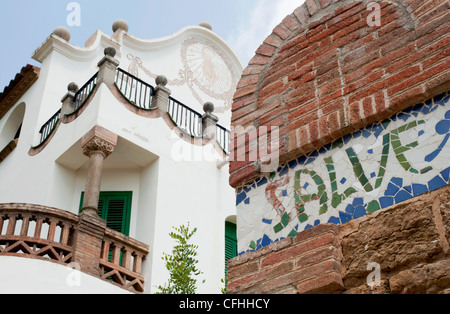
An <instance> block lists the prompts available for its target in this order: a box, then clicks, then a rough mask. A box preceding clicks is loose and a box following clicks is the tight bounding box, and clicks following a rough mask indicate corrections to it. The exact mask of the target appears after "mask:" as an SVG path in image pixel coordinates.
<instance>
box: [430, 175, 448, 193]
mask: <svg viewBox="0 0 450 314" xmlns="http://www.w3.org/2000/svg"><path fill="white" fill-rule="evenodd" d="M446 185H447V182H445V181H444V179H442V178H441V176H436V177H434V178H433V179H432V180H430V182H428V189H429V190H430V191H435V190H437V189H440V188H441V187H443V186H446Z"/></svg>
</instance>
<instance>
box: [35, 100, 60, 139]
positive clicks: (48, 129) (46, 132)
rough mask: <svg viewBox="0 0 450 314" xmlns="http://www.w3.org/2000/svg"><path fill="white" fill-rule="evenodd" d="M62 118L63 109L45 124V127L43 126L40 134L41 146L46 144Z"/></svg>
mask: <svg viewBox="0 0 450 314" xmlns="http://www.w3.org/2000/svg"><path fill="white" fill-rule="evenodd" d="M60 118H61V109H59V110H58V111H57V112H56V113H55V114H54V115H53V116H52V117H51V118H50V119H49V120H48V121H47V122H45V123H44V125H42V127H41V129H40V130H39V133H40V134H41V137H40V142H39V145H41V144H42V143H44V142H45V140H46V139H47V138H48V137H49V136H50V134H51V133H52V131H53V130H54V128H55V126H56V124H57V123H58V121H59V119H60ZM39 145H38V146H39Z"/></svg>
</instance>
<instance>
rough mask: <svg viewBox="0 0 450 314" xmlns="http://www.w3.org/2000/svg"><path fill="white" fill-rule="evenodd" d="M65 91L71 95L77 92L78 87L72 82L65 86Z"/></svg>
mask: <svg viewBox="0 0 450 314" xmlns="http://www.w3.org/2000/svg"><path fill="white" fill-rule="evenodd" d="M67 91H69V92H72V93H76V92H78V85H77V84H76V83H74V82H72V83H70V84H69V85H67Z"/></svg>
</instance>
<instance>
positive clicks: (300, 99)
mask: <svg viewBox="0 0 450 314" xmlns="http://www.w3.org/2000/svg"><path fill="white" fill-rule="evenodd" d="M374 2H375V3H376V4H377V5H379V7H380V8H381V12H380V13H381V15H380V16H381V20H380V23H381V25H380V26H378V25H373V23H372V24H371V25H372V26H371V25H369V23H368V17H369V15H370V14H372V13H373V12H374V11H372V10H370V9H369V7H368V4H369V3H374ZM448 9H449V4H448V3H447V2H446V1H444V0H433V1H430V2H423V1H420V0H389V1H388V0H378V1H364V0H361V1H354V0H353V1H350V0H307V1H306V2H305V3H304V4H303V5H302V6H300V7H299V8H297V9H296V10H295V11H294V12H293V13H292V14H290V15H288V16H287V17H286V18H285V19H284V20H283V21H282V22H281V23H280V24H279V25H278V26H276V27H275V28H274V30H273V32H272V34H270V35H269V36H268V37H267V38H266V40H265V41H264V42H263V43H262V44H261V46H260V47H259V48H258V50H257V51H256V54H255V56H254V57H253V58H252V59H251V61H250V62H249V65H248V66H247V68H246V69H245V70H244V72H243V75H242V77H241V80H240V82H239V83H238V85H237V90H236V93H235V95H234V103H233V108H232V112H233V114H232V126H233V127H237V126H242V127H244V129H245V128H248V127H255V128H258V127H260V126H277V127H279V128H280V129H279V130H280V142H279V146H280V162H284V161H288V160H291V159H294V158H296V157H298V156H299V155H302V154H305V153H308V152H311V151H313V150H314V149H317V148H320V147H322V146H324V145H326V144H328V143H330V142H332V141H334V140H336V139H338V138H340V137H342V136H344V135H346V134H349V133H351V132H353V131H355V130H358V129H360V128H362V127H364V126H367V125H369V124H371V123H373V122H376V121H379V120H382V119H385V118H387V117H389V116H391V115H392V114H393V113H394V112H397V111H400V110H403V109H405V108H406V107H408V106H409V105H413V104H415V103H417V102H420V101H424V100H425V99H427V98H431V97H433V96H434V95H436V94H437V93H440V92H443V91H445V90H448V89H449V87H450V64H449V61H450V60H449V59H450V58H449V56H448V55H449V53H448V47H449V46H450V43H449V38H450V36H449V35H448V34H449V33H450V32H449V22H448V21H449V20H450V19H449V10H448ZM371 17H372V15H371V16H370V18H371ZM371 21H372V20H371ZM236 142H238V143H239V141H236ZM232 147H233V145H232ZM236 148H237V147H236V144H235V145H234V149H235V150H236V153H235V154H232V162H231V164H230V184H231V185H232V186H233V187H238V186H240V185H242V184H244V183H245V182H246V181H249V180H252V179H254V178H255V177H257V176H258V175H259V170H258V169H260V165H259V164H260V162H259V161H254V160H249V159H250V158H248V157H249V156H248V155H247V156H237V155H238V153H239V152H244V151H245V152H246V154H249V150H248V149H246V150H242V149H236Z"/></svg>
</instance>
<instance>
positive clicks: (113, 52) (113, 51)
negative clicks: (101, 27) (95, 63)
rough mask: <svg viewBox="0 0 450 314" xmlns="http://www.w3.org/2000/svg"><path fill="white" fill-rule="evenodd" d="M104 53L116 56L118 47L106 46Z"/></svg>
mask: <svg viewBox="0 0 450 314" xmlns="http://www.w3.org/2000/svg"><path fill="white" fill-rule="evenodd" d="M103 53H104V54H105V56H110V57H111V58H114V57H115V56H116V49H115V48H114V47H108V48H105V50H104V51H103Z"/></svg>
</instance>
